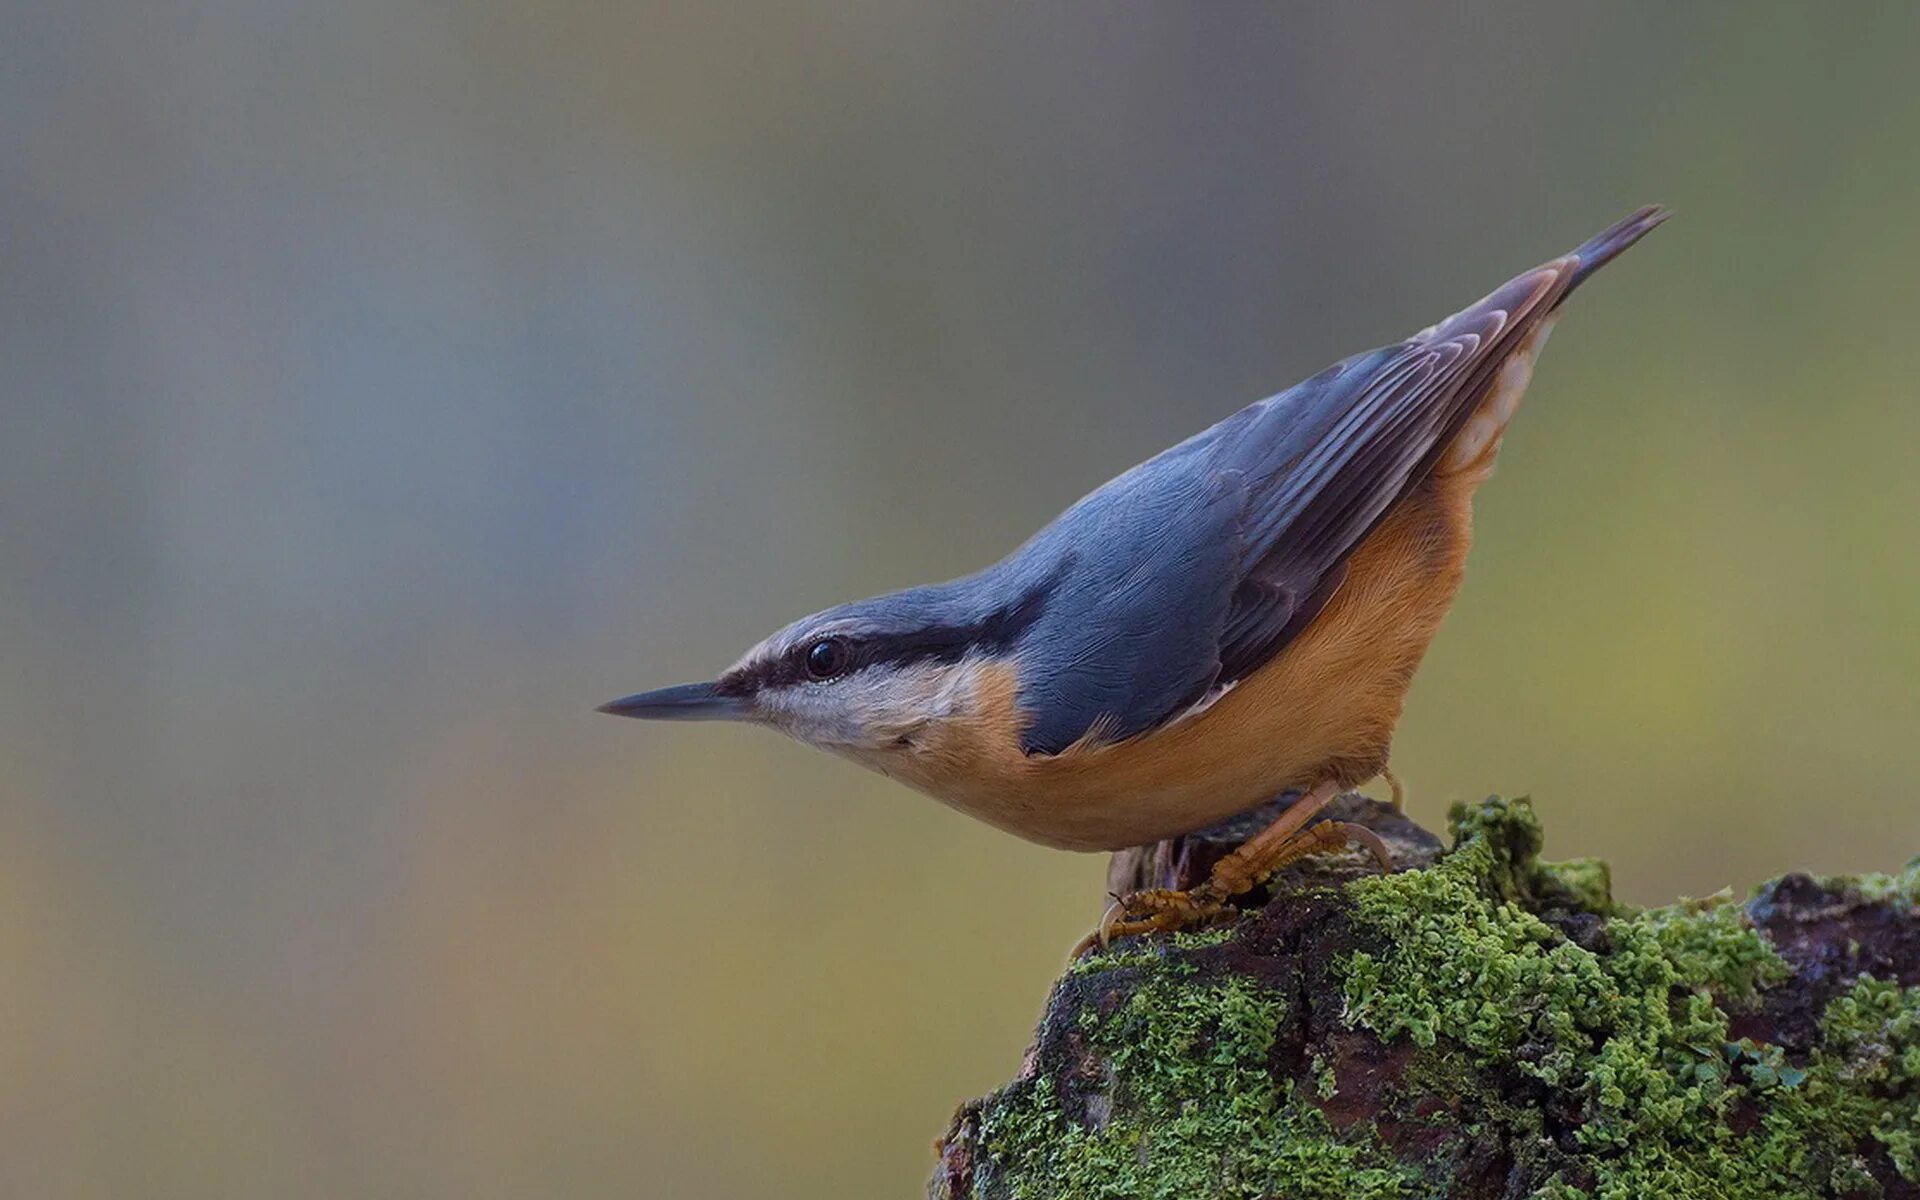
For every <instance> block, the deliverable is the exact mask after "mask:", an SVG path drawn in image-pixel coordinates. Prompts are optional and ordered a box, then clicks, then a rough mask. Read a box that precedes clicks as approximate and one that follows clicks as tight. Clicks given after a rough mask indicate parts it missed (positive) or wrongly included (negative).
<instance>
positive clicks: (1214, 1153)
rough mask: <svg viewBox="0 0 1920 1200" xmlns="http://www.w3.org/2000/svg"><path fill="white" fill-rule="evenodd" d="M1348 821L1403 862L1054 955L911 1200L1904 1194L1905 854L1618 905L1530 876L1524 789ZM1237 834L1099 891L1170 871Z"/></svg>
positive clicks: (1130, 869)
mask: <svg viewBox="0 0 1920 1200" xmlns="http://www.w3.org/2000/svg"><path fill="white" fill-rule="evenodd" d="M1339 803H1340V804H1341V805H1342V806H1344V807H1343V810H1342V811H1341V812H1340V813H1339V815H1340V816H1341V818H1342V819H1347V820H1360V821H1362V822H1363V823H1365V824H1368V825H1370V826H1372V827H1373V828H1374V829H1375V830H1376V831H1377V832H1379V833H1381V835H1382V836H1383V837H1384V838H1385V839H1386V840H1387V842H1388V844H1389V846H1390V848H1391V849H1392V850H1393V852H1394V856H1395V859H1396V866H1397V868H1398V869H1397V870H1396V872H1395V873H1394V874H1391V875H1385V876H1382V875H1379V874H1376V873H1373V872H1372V871H1371V870H1369V869H1368V868H1367V866H1366V865H1365V864H1364V862H1363V861H1362V860H1361V859H1360V858H1359V857H1358V856H1357V855H1356V856H1352V857H1335V858H1326V859H1320V860H1310V861H1309V862H1306V863H1302V864H1300V865H1299V866H1298V867H1296V868H1293V869H1291V870H1289V871H1287V872H1284V873H1283V874H1282V875H1281V876H1280V877H1279V878H1278V879H1277V880H1276V881H1275V882H1274V883H1273V884H1272V885H1271V887H1270V894H1262V895H1260V896H1256V897H1254V898H1253V900H1252V902H1251V903H1252V908H1251V909H1250V910H1249V911H1248V912H1247V913H1246V914H1245V915H1243V917H1242V919H1241V920H1240V921H1239V923H1238V924H1236V925H1234V926H1232V927H1230V928H1226V929H1217V930H1208V931H1201V932H1197V933H1183V934H1178V935H1174V936H1154V937H1145V938H1132V939H1127V940H1125V941H1122V942H1119V943H1116V944H1115V945H1114V946H1113V947H1112V948H1110V949H1109V950H1107V951H1105V952H1103V953H1100V954H1098V955H1095V956H1093V957H1091V958H1088V959H1085V960H1083V961H1081V962H1079V963H1076V964H1074V965H1073V966H1072V967H1071V968H1069V969H1068V971H1067V973H1066V974H1065V975H1064V976H1063V977H1062V978H1061V979H1060V980H1059V982H1058V983H1057V984H1056V986H1055V988H1054V991H1053V995H1052V997H1051V999H1050V1000H1049V1002H1048V1006H1047V1012H1046V1015H1045V1017H1044V1019H1043V1020H1042V1023H1041V1026H1040V1029H1039V1031H1038V1034H1037V1036H1036V1040H1035V1042H1034V1045H1033V1047H1032V1048H1031V1050H1030V1051H1029V1052H1028V1054H1027V1057H1026V1061H1025V1063H1024V1064H1023V1067H1022V1069H1021V1072H1020V1075H1019V1077H1018V1078H1017V1079H1015V1080H1014V1081H1013V1082H1012V1083H1010V1084H1008V1085H1007V1086H1006V1087H1004V1088H1002V1089H1001V1090H1000V1091H998V1092H995V1093H994V1094H993V1095H991V1096H988V1097H986V1098H984V1099H981V1100H977V1101H974V1102H971V1103H969V1104H966V1105H964V1106H962V1107H961V1109H960V1110H959V1112H957V1113H956V1114H955V1117H954V1122H953V1126H952V1128H951V1130H950V1131H949V1132H948V1134H947V1136H946V1137H945V1138H944V1139H943V1140H942V1143H941V1147H940V1149H941V1158H940V1165H939V1168H938V1171H937V1172H936V1175H935V1178H934V1180H933V1182H932V1184H931V1186H930V1190H929V1194H930V1195H931V1196H932V1197H934V1198H935V1200H961V1198H962V1197H967V1198H974V1200H1026V1198H1040V1197H1046V1198H1049V1200H1079V1198H1083V1197H1084V1198H1101V1200H1123V1198H1130V1197H1164V1198H1168V1200H1206V1198H1209V1197H1236V1198H1245V1200H1266V1198H1274V1200H1278V1198H1293V1197H1300V1198H1320V1197H1325V1198H1327V1200H1334V1198H1338V1200H1367V1198H1371V1197H1503V1198H1505V1197H1513V1198H1519V1197H1543V1198H1555V1200H1558V1198H1571V1197H1576V1196H1590V1195H1591V1196H1599V1197H1603V1198H1606V1200H1642V1198H1644V1197H1669V1198H1679V1200H1686V1198H1691V1197H1701V1198H1711V1200H1741V1198H1745V1197H1756V1198H1758V1197H1862V1198H1865V1197H1890V1198H1892V1197H1920V987H1916V986H1915V985H1916V984H1920V868H1909V869H1908V871H1906V872H1905V873H1903V874H1901V875H1897V876H1863V877H1858V878H1843V879H1826V880H1820V879H1814V878H1811V877H1808V876H1805V875H1789V876H1787V877H1785V878H1783V879H1780V880H1777V881H1775V882H1773V883H1770V884H1768V885H1766V886H1765V887H1763V888H1761V889H1760V890H1759V891H1758V892H1756V893H1755V895H1754V896H1753V897H1752V898H1751V899H1750V900H1748V901H1747V902H1746V903H1744V904H1742V903H1740V902H1738V901H1736V900H1735V899H1734V898H1732V897H1731V896H1728V895H1721V896H1716V897H1711V898H1708V899H1706V900H1702V901H1687V902H1683V903H1680V904H1676V905H1672V906H1669V907H1665V908H1658V909H1649V910H1635V909H1629V908H1626V907H1623V906H1620V905H1616V904H1615V903H1613V901H1612V899H1611V897H1610V895H1609V893H1608V884H1607V871H1606V867H1605V865H1604V864H1602V863H1598V862H1593V861H1577V862H1566V863H1549V862H1545V861H1542V860H1541V859H1540V857H1539V851H1540V846H1541V833H1540V826H1539V823H1538V821H1537V820H1536V819H1535V817H1534V814H1533V811H1532V809H1531V807H1530V806H1529V805H1528V804H1527V803H1526V802H1525V801H1511V802H1509V801H1502V800H1498V799H1493V800H1489V801H1487V802H1486V803H1484V804H1481V805H1478V806H1474V807H1471V808H1457V809H1456V810H1455V811H1454V814H1453V820H1452V826H1453V846H1452V848H1451V849H1446V850H1443V849H1442V847H1441V845H1440V843H1439V842H1438V840H1437V839H1435V838H1433V837H1432V836H1431V835H1429V834H1427V833H1425V832H1424V831H1422V830H1420V829H1419V828H1418V827H1417V826H1414V825H1413V824H1412V823H1411V822H1408V821H1406V820H1405V818H1403V817H1401V816H1399V815H1398V814H1396V813H1394V812H1392V810H1390V809H1388V808H1386V807H1385V806H1383V805H1379V804H1376V803H1374V802H1372V801H1367V800H1364V799H1362V798H1359V797H1347V798H1343V799H1342V801H1340V802H1339ZM1268 815H1270V814H1268ZM1255 823H1256V824H1257V822H1255ZM1242 835H1243V831H1239V830H1235V829H1229V830H1225V831H1221V832H1217V833H1216V832H1213V831H1210V832H1209V834H1207V835H1200V836H1197V837H1195V838H1190V839H1186V840H1185V841H1184V842H1182V843H1179V844H1172V845H1163V846H1161V847H1158V848H1154V849H1152V850H1148V851H1140V852H1133V853H1131V854H1128V855H1122V856H1116V860H1115V864H1114V869H1113V872H1114V873H1113V878H1112V883H1113V885H1114V887H1115V889H1116V890H1125V889H1127V888H1131V887H1139V886H1186V885H1189V884H1191V883H1193V882H1197V881H1198V880H1199V879H1200V878H1203V877H1204V875H1205V873H1206V869H1207V867H1208V866H1210V865H1211V862H1212V859H1213V858H1215V857H1218V855H1219V854H1221V853H1224V852H1225V850H1226V849H1227V848H1230V847H1231V846H1232V845H1233V844H1234V842H1235V841H1236V840H1237V838H1238V836H1242Z"/></svg>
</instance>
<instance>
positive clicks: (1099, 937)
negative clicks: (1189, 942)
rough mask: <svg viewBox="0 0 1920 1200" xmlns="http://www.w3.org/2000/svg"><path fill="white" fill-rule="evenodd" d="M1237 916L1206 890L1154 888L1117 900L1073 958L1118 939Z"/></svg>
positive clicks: (1170, 930) (1223, 902) (1203, 924)
mask: <svg viewBox="0 0 1920 1200" xmlns="http://www.w3.org/2000/svg"><path fill="white" fill-rule="evenodd" d="M1234 912H1235V910H1234V908H1233V907H1232V906H1231V905H1229V904H1227V903H1226V902H1225V901H1224V900H1220V899H1216V898H1215V897H1213V896H1212V895H1210V894H1208V892H1207V889H1206V886H1205V885H1204V884H1203V885H1201V886H1200V887H1197V888H1195V889H1193V890H1192V891H1190V892H1176V891H1172V890H1170V889H1167V888H1153V889H1151V890H1149V891H1144V892H1134V893H1133V894H1132V895H1129V896H1116V897H1115V898H1114V901H1113V903H1112V904H1109V905H1108V906H1107V911H1106V912H1105V913H1104V914H1103V915H1102V916H1101V918H1100V924H1099V927H1098V928H1096V929H1094V931H1093V932H1092V933H1089V934H1087V936H1085V937H1083V938H1081V939H1080V941H1079V942H1078V943H1076V944H1075V945H1074V948H1073V954H1072V957H1074V958H1079V957H1081V956H1082V955H1084V954H1086V953H1088V952H1089V951H1092V950H1096V949H1098V950H1104V949H1106V948H1107V947H1108V946H1109V945H1111V944H1112V943H1113V940H1114V939H1115V938H1123V937H1132V936H1134V935H1135V934H1140V933H1155V932H1173V931H1175V930H1180V929H1188V928H1192V927H1193V926H1196V925H1198V926H1206V925H1217V924H1219V923H1220V922H1221V921H1222V920H1223V919H1225V918H1228V917H1230V916H1232V915H1233V913H1234Z"/></svg>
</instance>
